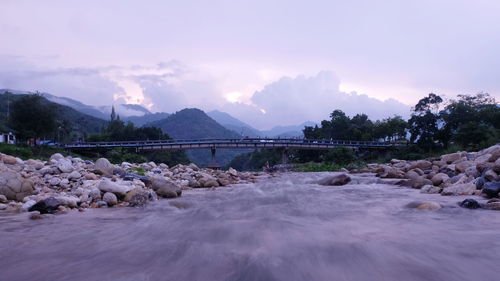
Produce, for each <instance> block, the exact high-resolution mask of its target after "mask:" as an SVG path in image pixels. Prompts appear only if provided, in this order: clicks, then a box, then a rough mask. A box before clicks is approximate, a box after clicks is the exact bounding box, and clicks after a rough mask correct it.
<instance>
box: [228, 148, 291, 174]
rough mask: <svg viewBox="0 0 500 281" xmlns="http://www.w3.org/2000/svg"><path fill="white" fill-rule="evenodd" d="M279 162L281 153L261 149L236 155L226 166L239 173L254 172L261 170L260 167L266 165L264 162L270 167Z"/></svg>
mask: <svg viewBox="0 0 500 281" xmlns="http://www.w3.org/2000/svg"><path fill="white" fill-rule="evenodd" d="M281 160H282V159H281V151H278V150H272V149H262V150H256V151H254V152H251V153H244V154H240V155H237V156H236V157H235V158H234V159H233V160H232V161H231V162H229V164H228V165H227V166H228V167H233V168H235V169H236V170H240V171H245V170H252V171H255V170H260V169H262V167H264V166H265V165H266V162H268V163H269V165H270V166H274V165H276V164H280V163H281Z"/></svg>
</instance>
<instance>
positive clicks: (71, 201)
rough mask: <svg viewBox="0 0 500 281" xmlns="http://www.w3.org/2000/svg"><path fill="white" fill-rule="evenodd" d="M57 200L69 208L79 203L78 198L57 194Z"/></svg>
mask: <svg viewBox="0 0 500 281" xmlns="http://www.w3.org/2000/svg"><path fill="white" fill-rule="evenodd" d="M55 198H56V200H57V201H59V204H60V205H64V206H68V207H71V208H76V207H78V203H80V198H77V197H74V196H64V195H62V196H57V197H55Z"/></svg>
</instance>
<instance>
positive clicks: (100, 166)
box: [94, 158, 115, 174]
mask: <svg viewBox="0 0 500 281" xmlns="http://www.w3.org/2000/svg"><path fill="white" fill-rule="evenodd" d="M94 169H96V170H97V171H99V172H101V173H102V174H112V173H113V170H114V169H115V165H113V164H111V163H110V162H109V160H108V159H106V158H99V159H97V161H95V164H94Z"/></svg>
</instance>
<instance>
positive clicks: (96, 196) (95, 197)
mask: <svg viewBox="0 0 500 281" xmlns="http://www.w3.org/2000/svg"><path fill="white" fill-rule="evenodd" d="M89 197H90V198H92V201H94V202H97V201H100V200H101V191H100V190H99V189H98V188H94V189H92V190H90V192H89Z"/></svg>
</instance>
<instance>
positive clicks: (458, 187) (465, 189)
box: [441, 183, 476, 195]
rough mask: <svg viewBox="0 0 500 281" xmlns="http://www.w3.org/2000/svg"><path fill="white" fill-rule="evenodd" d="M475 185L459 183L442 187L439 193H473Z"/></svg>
mask: <svg viewBox="0 0 500 281" xmlns="http://www.w3.org/2000/svg"><path fill="white" fill-rule="evenodd" d="M474 191H476V185H475V184H472V183H459V184H454V185H451V186H448V187H446V188H444V189H443V191H442V192H441V195H473V194H474Z"/></svg>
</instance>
